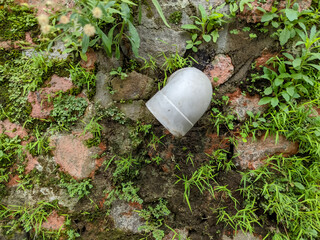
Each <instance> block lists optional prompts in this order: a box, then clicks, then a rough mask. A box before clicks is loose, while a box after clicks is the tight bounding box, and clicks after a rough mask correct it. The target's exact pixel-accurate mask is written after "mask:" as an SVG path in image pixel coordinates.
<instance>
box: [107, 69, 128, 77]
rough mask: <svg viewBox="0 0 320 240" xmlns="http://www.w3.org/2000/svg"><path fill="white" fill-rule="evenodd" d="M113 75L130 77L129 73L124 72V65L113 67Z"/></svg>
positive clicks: (111, 73)
mask: <svg viewBox="0 0 320 240" xmlns="http://www.w3.org/2000/svg"><path fill="white" fill-rule="evenodd" d="M109 74H110V75H111V76H119V77H120V78H121V79H122V80H124V79H126V78H127V77H128V74H126V73H124V72H122V67H118V68H117V69H113V70H112V71H111V72H110V73H109Z"/></svg>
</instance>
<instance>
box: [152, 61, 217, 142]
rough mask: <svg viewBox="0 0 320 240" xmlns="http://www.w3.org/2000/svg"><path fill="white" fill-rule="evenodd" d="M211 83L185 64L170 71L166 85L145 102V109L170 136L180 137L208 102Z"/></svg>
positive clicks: (202, 112)
mask: <svg viewBox="0 0 320 240" xmlns="http://www.w3.org/2000/svg"><path fill="white" fill-rule="evenodd" d="M211 97H212V85H211V82H210V80H209V79H208V77H207V76H206V75H205V74H204V73H203V72H201V71H200V70H198V69H196V68H193V67H189V68H183V69H180V70H178V71H176V72H174V73H173V74H172V75H171V76H170V77H169V78H168V82H167V85H166V86H165V87H164V88H163V89H161V90H160V91H158V92H157V93H156V94H155V95H154V96H153V97H152V98H151V99H150V100H149V101H148V102H147V103H146V105H147V108H148V109H149V110H150V112H151V113H152V114H153V115H154V116H155V117H156V118H157V119H158V121H159V122H160V123H161V124H162V125H163V126H164V127H165V128H166V129H168V130H169V131H170V132H171V133H172V134H173V135H174V136H177V137H178V136H179V137H180V136H184V135H185V134H186V133H187V132H188V131H189V130H190V129H191V128H192V127H193V125H194V124H195V123H196V122H197V121H198V120H199V119H200V118H201V116H202V115H203V114H204V113H205V111H206V110H207V108H208V106H209V105H210V102H211Z"/></svg>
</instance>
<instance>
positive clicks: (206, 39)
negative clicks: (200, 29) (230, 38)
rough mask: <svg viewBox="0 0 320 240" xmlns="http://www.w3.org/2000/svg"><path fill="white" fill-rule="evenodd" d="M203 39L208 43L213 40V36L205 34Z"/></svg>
mask: <svg viewBox="0 0 320 240" xmlns="http://www.w3.org/2000/svg"><path fill="white" fill-rule="evenodd" d="M202 37H203V39H204V40H205V41H206V42H209V41H210V40H211V36H210V35H207V34H205V35H203V36H202Z"/></svg>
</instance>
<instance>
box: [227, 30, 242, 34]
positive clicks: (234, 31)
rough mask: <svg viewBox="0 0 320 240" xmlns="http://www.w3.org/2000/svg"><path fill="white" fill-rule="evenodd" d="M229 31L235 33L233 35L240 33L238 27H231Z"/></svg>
mask: <svg viewBox="0 0 320 240" xmlns="http://www.w3.org/2000/svg"><path fill="white" fill-rule="evenodd" d="M229 32H230V33H231V34H235V35H237V34H239V33H240V31H239V30H238V29H232V30H230V31H229Z"/></svg>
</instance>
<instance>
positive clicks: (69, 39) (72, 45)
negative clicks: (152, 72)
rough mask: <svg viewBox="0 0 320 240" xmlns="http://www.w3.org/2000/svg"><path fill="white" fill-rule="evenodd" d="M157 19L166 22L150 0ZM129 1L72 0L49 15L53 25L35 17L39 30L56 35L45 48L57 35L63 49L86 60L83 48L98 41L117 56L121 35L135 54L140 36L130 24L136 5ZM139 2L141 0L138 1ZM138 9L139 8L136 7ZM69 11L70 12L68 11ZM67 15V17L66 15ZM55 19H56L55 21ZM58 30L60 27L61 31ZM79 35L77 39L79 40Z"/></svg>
mask: <svg viewBox="0 0 320 240" xmlns="http://www.w3.org/2000/svg"><path fill="white" fill-rule="evenodd" d="M152 3H153V4H154V6H155V8H156V10H157V11H158V13H159V15H160V17H161V19H162V20H163V22H164V23H165V24H166V26H167V27H169V28H170V26H169V25H168V23H167V21H166V19H165V17H164V15H163V12H162V9H161V7H160V4H159V2H158V1H157V0H152ZM136 5H137V4H135V3H134V2H132V1H129V0H126V1H121V0H116V1H108V2H101V1H98V0H88V1H76V6H75V7H74V8H69V9H65V10H64V11H61V12H62V13H61V14H60V15H58V16H56V15H54V16H53V21H52V23H53V26H50V25H49V21H48V20H46V19H44V18H38V19H39V24H40V25H41V29H42V32H43V33H44V34H49V33H50V32H55V34H56V37H55V38H54V39H53V40H52V41H51V42H50V44H49V49H50V47H51V46H52V44H53V42H55V41H56V40H59V39H61V40H62V41H64V43H65V45H66V47H67V49H66V50H65V51H64V52H65V53H66V52H73V51H74V52H75V53H76V54H77V55H80V56H81V58H82V59H83V60H87V56H86V54H85V53H86V52H87V50H88V48H89V47H93V46H95V44H96V43H98V42H101V45H102V47H103V49H104V50H105V52H106V53H107V55H108V56H112V54H113V53H114V55H115V57H116V58H120V52H121V51H120V45H121V42H122V41H123V40H124V39H127V40H128V41H129V42H130V44H131V50H132V52H133V53H134V55H135V56H136V57H138V55H139V54H138V49H139V46H140V37H139V34H138V32H137V30H136V28H135V26H134V24H133V16H132V10H131V9H130V7H132V6H136ZM139 5H141V1H139ZM140 9H141V8H140ZM70 13H71V15H70ZM69 15H70V17H68V16H69ZM58 21H59V22H58ZM56 22H58V24H55V23H56ZM60 30H63V31H62V32H61V31H60ZM79 39H80V41H79Z"/></svg>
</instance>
